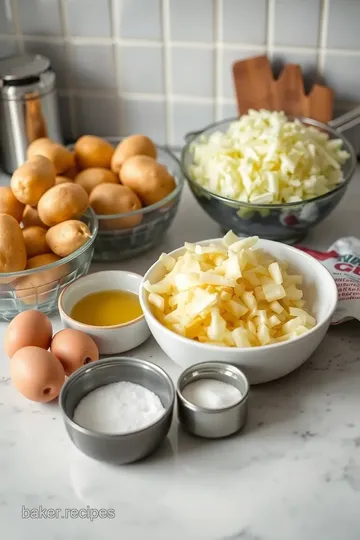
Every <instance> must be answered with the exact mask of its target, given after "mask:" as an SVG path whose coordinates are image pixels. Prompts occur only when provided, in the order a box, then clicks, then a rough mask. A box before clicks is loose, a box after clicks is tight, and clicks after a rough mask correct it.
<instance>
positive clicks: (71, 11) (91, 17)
mask: <svg viewBox="0 0 360 540" xmlns="http://www.w3.org/2000/svg"><path fill="white" fill-rule="evenodd" d="M110 2H111V0H65V9H66V18H67V25H68V32H69V34H70V35H71V36H75V37H105V38H106V37H108V38H109V37H111V14H110V7H111V5H110ZM79 12H80V13H81V17H79Z"/></svg>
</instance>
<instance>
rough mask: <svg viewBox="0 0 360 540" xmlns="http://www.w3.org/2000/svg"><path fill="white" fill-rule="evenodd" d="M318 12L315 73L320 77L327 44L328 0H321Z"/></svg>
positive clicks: (322, 71)
mask: <svg viewBox="0 0 360 540" xmlns="http://www.w3.org/2000/svg"><path fill="white" fill-rule="evenodd" d="M321 7H322V9H321V14H320V29H319V30H320V32H319V43H318V45H319V48H318V57H317V75H318V77H320V78H322V77H323V75H324V66H325V47H326V44H327V30H328V22H329V0H322V5H321Z"/></svg>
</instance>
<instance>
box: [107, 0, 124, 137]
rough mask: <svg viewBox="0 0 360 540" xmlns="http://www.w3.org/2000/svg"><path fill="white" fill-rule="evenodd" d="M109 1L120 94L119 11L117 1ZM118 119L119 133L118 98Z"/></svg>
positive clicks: (119, 127) (120, 110)
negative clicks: (117, 41) (117, 23)
mask: <svg viewBox="0 0 360 540" xmlns="http://www.w3.org/2000/svg"><path fill="white" fill-rule="evenodd" d="M109 1H110V19H111V20H110V23H111V34H112V41H113V43H112V51H113V60H114V62H115V77H116V88H117V93H118V95H121V88H122V83H121V55H120V51H119V47H118V46H117V44H116V40H117V38H118V31H117V26H116V21H118V20H119V17H120V12H119V2H118V1H117V0H109ZM117 111H118V121H117V129H118V132H119V133H121V116H122V103H121V101H120V100H119V102H118V108H117Z"/></svg>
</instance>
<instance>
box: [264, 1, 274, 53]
mask: <svg viewBox="0 0 360 540" xmlns="http://www.w3.org/2000/svg"><path fill="white" fill-rule="evenodd" d="M274 31H275V0H268V3H267V27H266V52H267V55H268V57H269V60H270V61H271V60H272V56H273V52H274Z"/></svg>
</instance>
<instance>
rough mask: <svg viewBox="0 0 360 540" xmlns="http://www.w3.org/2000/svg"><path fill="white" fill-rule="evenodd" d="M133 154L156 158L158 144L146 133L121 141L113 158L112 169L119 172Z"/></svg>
mask: <svg viewBox="0 0 360 540" xmlns="http://www.w3.org/2000/svg"><path fill="white" fill-rule="evenodd" d="M132 156H149V157H151V158H154V159H156V146H155V145H154V143H153V142H152V140H151V139H149V137H146V136H145V135H131V137H126V139H124V140H123V141H121V142H120V143H119V144H118V145H117V147H116V149H115V152H114V154H113V157H112V159H111V170H112V171H113V172H114V173H116V174H119V172H120V169H121V167H122V164H123V163H124V161H125V160H127V159H129V158H130V157H132Z"/></svg>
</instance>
